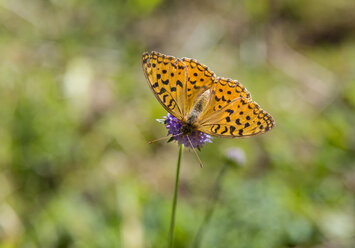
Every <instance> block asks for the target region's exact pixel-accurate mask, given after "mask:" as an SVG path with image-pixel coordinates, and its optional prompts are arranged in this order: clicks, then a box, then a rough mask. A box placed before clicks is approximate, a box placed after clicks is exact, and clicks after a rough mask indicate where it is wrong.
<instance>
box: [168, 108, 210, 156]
mask: <svg viewBox="0 0 355 248" xmlns="http://www.w3.org/2000/svg"><path fill="white" fill-rule="evenodd" d="M163 118H164V119H165V121H164V123H165V127H166V128H167V129H168V135H172V139H174V140H176V141H177V142H178V144H179V145H181V144H183V145H184V146H185V147H190V148H191V144H192V146H193V147H194V148H198V149H200V148H201V147H202V146H203V145H204V144H205V143H206V142H209V143H212V137H211V136H210V135H208V134H205V133H203V132H200V131H197V130H194V131H192V132H191V133H190V134H188V135H183V134H182V133H181V128H182V127H183V124H182V122H181V121H180V120H179V119H177V118H175V117H174V116H173V115H171V114H169V113H168V115H167V116H164V117H163ZM187 136H188V137H187ZM189 139H190V141H191V143H190V141H189Z"/></svg>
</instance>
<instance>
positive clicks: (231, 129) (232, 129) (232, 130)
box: [229, 126, 235, 135]
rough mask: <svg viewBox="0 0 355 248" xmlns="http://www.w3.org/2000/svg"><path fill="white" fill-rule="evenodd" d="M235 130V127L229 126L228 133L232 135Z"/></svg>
mask: <svg viewBox="0 0 355 248" xmlns="http://www.w3.org/2000/svg"><path fill="white" fill-rule="evenodd" d="M234 131H235V127H233V126H230V130H229V132H230V134H231V135H233V132H234Z"/></svg>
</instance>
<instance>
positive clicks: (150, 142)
mask: <svg viewBox="0 0 355 248" xmlns="http://www.w3.org/2000/svg"><path fill="white" fill-rule="evenodd" d="M181 134H182V133H178V134H175V135H172V136H165V137H161V138H159V139H155V140H151V141H149V142H148V144H152V143H154V142H157V141H161V140H165V139H167V138H172V137H175V136H179V135H181Z"/></svg>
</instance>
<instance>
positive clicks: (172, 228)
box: [169, 145, 182, 248]
mask: <svg viewBox="0 0 355 248" xmlns="http://www.w3.org/2000/svg"><path fill="white" fill-rule="evenodd" d="M181 154H182V145H180V148H179V156H178V162H177V167H176V177H175V190H174V198H173V207H172V211H171V220H170V232H169V247H170V248H173V245H174V229H175V213H176V203H177V198H178V190H179V181H180V180H179V178H180V164H181Z"/></svg>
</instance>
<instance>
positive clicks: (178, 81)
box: [176, 80, 182, 88]
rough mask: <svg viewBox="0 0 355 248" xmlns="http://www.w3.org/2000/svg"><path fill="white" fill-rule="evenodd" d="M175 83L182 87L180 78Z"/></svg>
mask: <svg viewBox="0 0 355 248" xmlns="http://www.w3.org/2000/svg"><path fill="white" fill-rule="evenodd" d="M176 85H178V86H180V87H181V88H182V83H181V81H180V80H177V81H176Z"/></svg>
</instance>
